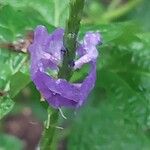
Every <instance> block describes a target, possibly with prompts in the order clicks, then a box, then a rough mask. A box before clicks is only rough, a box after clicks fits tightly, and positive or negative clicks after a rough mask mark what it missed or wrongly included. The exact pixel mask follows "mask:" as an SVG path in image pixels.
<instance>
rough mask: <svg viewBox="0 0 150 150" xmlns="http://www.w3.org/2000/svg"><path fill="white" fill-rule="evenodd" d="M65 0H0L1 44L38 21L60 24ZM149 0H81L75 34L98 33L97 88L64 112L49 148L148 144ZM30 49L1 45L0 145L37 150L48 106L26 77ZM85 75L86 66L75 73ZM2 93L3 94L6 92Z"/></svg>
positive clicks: (114, 148) (0, 148)
mask: <svg viewBox="0 0 150 150" xmlns="http://www.w3.org/2000/svg"><path fill="white" fill-rule="evenodd" d="M68 5H69V0H42V1H41V0H22V1H20V0H0V43H3V42H13V41H16V40H18V39H20V38H23V37H24V35H25V34H26V33H27V32H28V31H29V30H33V29H34V28H35V27H36V26H37V25H39V24H42V25H45V26H46V27H47V28H48V29H49V31H53V30H54V29H55V27H58V26H62V27H64V26H65V21H66V19H67V16H68ZM149 18H150V1H149V0H86V5H85V9H84V14H83V20H82V25H81V28H80V34H79V37H80V38H82V37H83V35H84V34H85V33H86V32H87V31H100V32H101V34H102V37H103V45H102V46H100V47H98V49H99V58H98V62H97V81H96V86H95V88H94V90H93V92H92V93H91V95H90V96H89V98H88V100H87V102H86V104H85V105H84V106H83V107H82V108H80V109H79V110H71V109H64V110H63V111H64V113H65V115H66V117H67V120H64V119H63V118H62V117H61V116H60V120H59V125H60V126H61V127H63V128H64V129H63V130H59V129H57V135H56V137H55V144H54V149H59V150H126V149H128V150H149V149H150V26H149V23H150V22H149ZM28 60H29V57H28V56H27V54H22V53H15V52H12V51H10V50H6V49H2V48H1V49H0V68H1V71H0V94H1V95H0V119H1V120H0V150H10V149H11V150H22V149H26V150H34V149H35V148H36V147H37V145H38V142H39V139H40V136H41V131H42V128H43V124H42V122H43V121H44V120H45V119H46V109H45V105H44V104H43V103H42V102H41V101H40V94H39V93H38V91H37V90H36V89H35V87H34V85H33V83H32V82H31V81H30V77H29V76H30V74H29V61H28ZM84 74H86V72H85V71H84V70H82V71H81V72H80V74H78V76H76V77H75V79H79V78H80V77H81V76H82V75H84ZM5 91H7V92H8V94H7V95H5V94H3V92H5Z"/></svg>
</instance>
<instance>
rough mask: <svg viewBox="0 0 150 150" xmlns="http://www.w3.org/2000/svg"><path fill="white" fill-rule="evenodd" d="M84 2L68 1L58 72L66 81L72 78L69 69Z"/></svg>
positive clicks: (73, 56)
mask: <svg viewBox="0 0 150 150" xmlns="http://www.w3.org/2000/svg"><path fill="white" fill-rule="evenodd" d="M84 2H85V0H70V10H69V19H68V21H67V24H66V28H65V34H64V46H65V49H66V51H67V52H66V53H65V55H64V59H63V63H62V67H61V68H60V71H59V75H58V76H59V77H61V78H65V79H67V80H69V79H70V77H71V76H72V69H71V67H69V63H71V62H72V61H73V60H74V58H75V51H76V46H77V44H76V41H77V36H78V32H79V28H80V21H81V17H82V12H83V7H84Z"/></svg>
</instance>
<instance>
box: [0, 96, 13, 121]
mask: <svg viewBox="0 0 150 150" xmlns="http://www.w3.org/2000/svg"><path fill="white" fill-rule="evenodd" d="M13 106H14V102H13V101H12V99H11V98H10V97H9V96H3V97H2V96H1V97H0V119H2V118H3V117H4V116H5V115H7V114H8V113H9V112H10V111H11V110H12V108H13Z"/></svg>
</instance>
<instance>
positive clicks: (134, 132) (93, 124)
mask: <svg viewBox="0 0 150 150" xmlns="http://www.w3.org/2000/svg"><path fill="white" fill-rule="evenodd" d="M149 147H150V144H149V139H148V138H147V136H146V135H145V134H144V133H143V132H141V130H140V129H138V127H137V126H136V124H134V123H132V122H131V123H128V122H127V121H126V120H125V119H124V113H122V112H120V111H118V108H117V107H115V105H112V103H111V102H109V101H107V102H104V103H102V104H101V106H100V107H99V109H95V108H93V107H87V108H85V109H84V110H83V111H81V115H80V116H77V119H76V121H75V122H74V125H73V128H72V130H71V136H69V138H68V147H67V148H68V149H71V150H76V149H80V150H91V149H93V150H115V149H116V150H126V149H129V150H148V149H149Z"/></svg>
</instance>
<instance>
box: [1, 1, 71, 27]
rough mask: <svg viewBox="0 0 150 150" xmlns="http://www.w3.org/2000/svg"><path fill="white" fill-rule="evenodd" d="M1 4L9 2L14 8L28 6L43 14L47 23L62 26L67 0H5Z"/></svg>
mask: <svg viewBox="0 0 150 150" xmlns="http://www.w3.org/2000/svg"><path fill="white" fill-rule="evenodd" d="M2 4H10V5H11V6H13V7H14V8H15V9H16V7H18V8H20V9H21V8H23V7H26V8H29V7H30V8H32V9H34V10H36V11H37V12H38V13H39V14H40V15H41V16H43V17H44V18H45V19H46V21H47V22H48V23H50V24H52V25H54V26H64V24H65V21H66V18H67V16H68V4H69V0H50V1H49V0H44V1H41V0H32V1H30V0H23V1H20V0H5V1H4V2H3V3H2ZM32 13H33V12H32ZM32 13H30V14H31V15H32Z"/></svg>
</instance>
